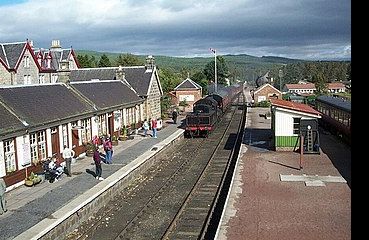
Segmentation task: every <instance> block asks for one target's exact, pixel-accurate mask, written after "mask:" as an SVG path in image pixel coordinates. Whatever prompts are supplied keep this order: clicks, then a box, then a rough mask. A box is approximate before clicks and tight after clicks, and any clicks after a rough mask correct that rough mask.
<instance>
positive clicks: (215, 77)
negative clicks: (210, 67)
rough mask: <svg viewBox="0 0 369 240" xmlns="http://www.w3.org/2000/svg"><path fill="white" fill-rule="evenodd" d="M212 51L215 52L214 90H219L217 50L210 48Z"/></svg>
mask: <svg viewBox="0 0 369 240" xmlns="http://www.w3.org/2000/svg"><path fill="white" fill-rule="evenodd" d="M210 51H212V52H213V53H214V92H218V88H217V50H216V49H212V48H210Z"/></svg>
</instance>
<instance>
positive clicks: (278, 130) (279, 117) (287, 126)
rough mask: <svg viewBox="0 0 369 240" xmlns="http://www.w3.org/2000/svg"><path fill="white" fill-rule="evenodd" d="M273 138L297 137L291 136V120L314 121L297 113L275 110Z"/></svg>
mask: <svg viewBox="0 0 369 240" xmlns="http://www.w3.org/2000/svg"><path fill="white" fill-rule="evenodd" d="M275 117H276V119H275V136H297V134H293V118H301V119H315V118H314V117H309V116H306V115H303V114H298V113H297V112H292V111H291V112H288V111H283V110H281V109H277V110H276V113H275Z"/></svg>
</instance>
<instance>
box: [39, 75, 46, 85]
mask: <svg viewBox="0 0 369 240" xmlns="http://www.w3.org/2000/svg"><path fill="white" fill-rule="evenodd" d="M38 83H40V84H43V83H45V75H39V76H38Z"/></svg>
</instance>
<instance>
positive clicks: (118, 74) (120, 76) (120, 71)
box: [115, 65, 126, 80]
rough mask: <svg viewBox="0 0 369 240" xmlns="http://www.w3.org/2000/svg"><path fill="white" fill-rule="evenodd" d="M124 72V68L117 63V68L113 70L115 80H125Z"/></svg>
mask: <svg viewBox="0 0 369 240" xmlns="http://www.w3.org/2000/svg"><path fill="white" fill-rule="evenodd" d="M125 75H126V74H125V72H124V69H123V67H122V65H119V67H118V69H117V70H115V78H116V79H117V80H125V79H126V78H125Z"/></svg>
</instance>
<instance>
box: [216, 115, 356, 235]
mask: <svg viewBox="0 0 369 240" xmlns="http://www.w3.org/2000/svg"><path fill="white" fill-rule="evenodd" d="M248 110H249V113H248V117H247V126H246V131H245V134H244V140H243V144H242V149H241V152H242V155H241V157H240V158H239V160H238V164H237V167H236V172H235V175H234V181H233V185H232V188H231V194H230V196H229V198H228V200H227V207H226V210H225V211H224V213H223V217H222V222H221V224H220V228H219V229H218V232H217V236H216V238H217V239H219V240H226V239H229V240H241V239H242V240H244V239H258V240H264V239H265V240H274V239H284V240H286V239H298V240H302V239H309V240H310V239H325V240H330V239H331V240H336V239H345V240H347V239H351V149H350V148H349V147H348V146H346V145H344V144H342V143H340V142H339V141H338V139H336V138H335V137H334V136H332V135H330V134H328V133H326V132H324V131H321V132H320V142H321V154H320V155H318V154H309V155H303V156H304V157H303V162H302V166H303V169H302V170H300V168H299V159H300V155H299V154H298V153H293V152H275V151H274V150H272V149H271V146H270V139H271V138H270V136H271V130H270V126H271V125H270V124H271V122H270V121H271V120H269V119H265V118H264V117H261V116H260V114H264V113H265V112H267V111H268V110H269V109H267V108H249V109H248ZM291 174H292V175H294V176H304V175H303V174H305V176H310V180H312V181H310V182H309V181H308V183H307V184H306V183H305V181H303V180H306V179H308V178H309V177H304V178H300V180H302V181H292V182H291V181H281V179H280V176H281V175H284V176H285V175H291ZM311 176H314V177H311ZM327 176H329V177H327ZM342 178H343V179H344V180H345V181H342ZM332 179H333V180H332ZM337 179H340V180H339V181H337ZM314 180H320V182H317V181H314ZM321 180H324V181H321ZM327 180H329V181H327Z"/></svg>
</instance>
